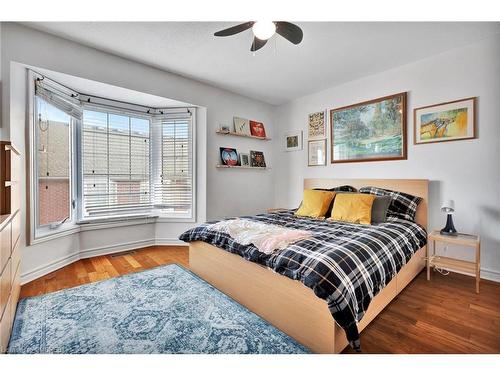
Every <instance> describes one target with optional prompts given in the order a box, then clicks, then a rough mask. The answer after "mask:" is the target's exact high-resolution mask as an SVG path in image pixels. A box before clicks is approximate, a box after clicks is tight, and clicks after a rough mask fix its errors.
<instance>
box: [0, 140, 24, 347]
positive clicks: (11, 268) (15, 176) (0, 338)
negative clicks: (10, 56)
mask: <svg viewBox="0 0 500 375" xmlns="http://www.w3.org/2000/svg"><path fill="white" fill-rule="evenodd" d="M0 154H1V156H0V167H1V176H0V184H1V185H2V189H1V191H0V193H1V194H2V197H1V199H0V201H1V202H2V206H1V207H0V208H1V211H0V212H1V213H2V214H1V215H0V353H5V351H6V350H7V345H8V343H9V338H10V334H11V331H12V324H13V322H14V316H15V313H16V308H17V301H18V299H19V292H20V291H21V267H20V265H21V252H20V234H21V211H20V203H21V197H20V191H19V188H20V178H19V177H20V173H21V161H20V154H19V152H17V150H16V149H15V148H14V147H13V146H12V145H10V144H9V143H8V142H2V143H1V145H0Z"/></svg>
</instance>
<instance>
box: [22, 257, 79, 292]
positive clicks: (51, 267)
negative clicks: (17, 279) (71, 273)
mask: <svg viewBox="0 0 500 375" xmlns="http://www.w3.org/2000/svg"><path fill="white" fill-rule="evenodd" d="M79 259H80V254H79V253H78V252H76V253H73V254H70V255H67V256H65V257H62V258H59V259H57V260H55V261H53V262H50V263H46V264H44V265H42V266H39V267H36V268H35V269H33V270H31V271H27V272H24V273H23V274H21V285H23V284H26V283H29V282H30V281H33V280H35V279H38V278H39V277H42V276H45V275H47V274H49V273H51V272H54V271H57V270H58V269H60V268H62V267H64V266H67V265H68V264H71V263H73V262H76V261H77V260H79Z"/></svg>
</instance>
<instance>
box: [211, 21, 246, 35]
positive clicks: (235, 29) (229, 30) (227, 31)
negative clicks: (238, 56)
mask: <svg viewBox="0 0 500 375" xmlns="http://www.w3.org/2000/svg"><path fill="white" fill-rule="evenodd" d="M254 23H255V22H253V21H252V22H245V23H242V24H239V25H236V26H232V27H229V28H227V29H224V30H221V31H217V32H216V33H215V34H214V36H230V35H234V34H238V33H241V32H242V31H245V30H248V29H249V28H251V27H252V26H253V24H254Z"/></svg>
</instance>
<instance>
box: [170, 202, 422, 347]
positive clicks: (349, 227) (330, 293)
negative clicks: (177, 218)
mask: <svg viewBox="0 0 500 375" xmlns="http://www.w3.org/2000/svg"><path fill="white" fill-rule="evenodd" d="M242 218H245V219H249V220H255V221H259V222H264V223H268V224H274V225H280V226H283V227H287V228H293V229H303V230H308V231H311V232H312V233H313V236H312V238H309V239H306V240H302V241H299V242H296V243H294V244H292V245H290V246H288V247H287V248H286V249H284V250H278V251H276V252H275V253H273V254H270V255H265V254H263V253H261V252H259V251H258V250H257V248H256V247H255V246H253V245H241V244H238V243H236V242H234V241H233V239H232V238H231V237H230V236H229V235H228V234H226V233H221V232H217V231H212V230H210V229H209V225H210V224H212V223H206V224H203V225H200V226H198V227H195V228H193V229H190V230H188V231H186V232H185V233H183V234H182V235H181V236H180V237H179V238H180V239H181V240H182V241H185V242H190V241H203V242H207V243H209V244H212V245H214V246H216V247H219V248H222V249H224V250H226V251H229V252H231V253H235V254H238V255H240V256H242V257H243V258H245V259H247V260H249V261H253V262H257V263H261V264H263V265H265V266H267V267H269V268H271V269H273V270H274V271H276V272H278V273H280V274H282V275H284V276H287V277H289V278H291V279H294V280H299V281H300V282H302V283H303V284H304V285H306V286H307V287H309V288H311V289H312V290H313V291H314V293H315V294H316V295H317V296H318V297H319V298H322V299H324V300H325V301H326V302H327V303H328V308H329V309H330V312H331V313H332V315H333V318H334V319H335V321H336V322H337V323H338V324H339V325H340V326H341V327H342V328H343V329H344V330H345V332H346V335H347V339H348V340H349V343H350V345H351V346H352V347H353V348H355V349H359V348H360V341H359V333H358V329H357V326H356V323H357V322H359V321H360V320H361V319H362V318H363V315H364V313H365V312H366V310H367V309H368V306H369V304H370V302H371V300H372V299H373V297H374V296H375V295H377V293H378V292H379V291H380V290H381V289H383V288H384V287H385V285H387V284H388V283H389V281H391V280H392V278H393V277H394V276H395V275H396V273H397V272H398V271H399V270H400V269H401V268H402V267H403V266H404V265H405V264H406V263H407V262H408V260H410V258H411V257H412V256H413V254H414V253H415V252H416V251H417V250H418V249H420V248H421V247H422V246H424V245H425V244H426V241H427V234H426V231H425V229H424V228H423V227H421V226H420V225H418V224H416V223H414V222H411V221H406V220H402V219H390V221H388V222H386V223H382V224H378V225H361V224H350V223H344V222H338V221H329V220H321V219H311V218H303V217H296V216H294V211H293V210H288V211H281V212H275V213H269V214H261V215H256V216H244V217H242Z"/></svg>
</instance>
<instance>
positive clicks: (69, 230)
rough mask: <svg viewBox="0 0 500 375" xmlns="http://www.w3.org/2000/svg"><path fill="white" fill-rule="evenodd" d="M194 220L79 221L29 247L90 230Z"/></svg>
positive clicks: (140, 217) (127, 218) (191, 220)
mask: <svg viewBox="0 0 500 375" xmlns="http://www.w3.org/2000/svg"><path fill="white" fill-rule="evenodd" d="M194 222H196V220H195V219H194V218H175V217H161V216H158V215H133V216H123V217H109V218H95V219H88V220H85V221H83V220H82V221H80V222H77V223H75V224H66V225H65V226H64V227H63V228H59V229H58V230H57V232H54V233H50V232H46V231H45V232H46V233H44V234H41V235H39V237H36V238H34V239H32V240H31V242H30V246H31V245H37V244H39V243H43V242H47V241H52V240H55V239H57V238H61V237H66V236H70V235H72V234H75V233H79V232H86V231H90V230H99V229H109V228H118V227H126V226H131V225H141V224H154V223H194Z"/></svg>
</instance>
